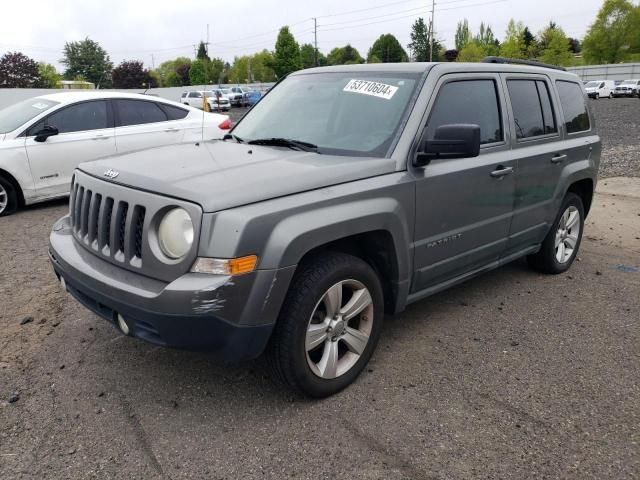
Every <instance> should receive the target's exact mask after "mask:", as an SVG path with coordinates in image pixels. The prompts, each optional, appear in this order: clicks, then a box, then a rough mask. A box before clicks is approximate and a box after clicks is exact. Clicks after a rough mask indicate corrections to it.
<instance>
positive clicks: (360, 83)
mask: <svg viewBox="0 0 640 480" xmlns="http://www.w3.org/2000/svg"><path fill="white" fill-rule="evenodd" d="M343 91H345V92H351V93H361V94H363V95H371V96H373V97H378V98H384V99H386V100H391V98H393V96H394V95H395V94H396V92H397V91H398V87H394V86H393V85H387V84H386V83H379V82H372V81H370V80H355V79H353V80H349V83H347V85H346V86H345V87H344V88H343Z"/></svg>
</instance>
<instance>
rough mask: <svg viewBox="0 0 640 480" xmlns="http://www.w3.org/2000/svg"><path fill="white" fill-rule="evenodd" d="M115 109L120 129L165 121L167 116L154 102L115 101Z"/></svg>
mask: <svg viewBox="0 0 640 480" xmlns="http://www.w3.org/2000/svg"><path fill="white" fill-rule="evenodd" d="M116 108H117V109H118V115H119V117H120V122H119V126H122V127H126V126H127V125H143V124H145V123H156V122H166V121H167V114H166V113H164V111H163V110H162V109H161V108H160V107H159V106H158V104H157V103H156V102H147V101H144V100H116Z"/></svg>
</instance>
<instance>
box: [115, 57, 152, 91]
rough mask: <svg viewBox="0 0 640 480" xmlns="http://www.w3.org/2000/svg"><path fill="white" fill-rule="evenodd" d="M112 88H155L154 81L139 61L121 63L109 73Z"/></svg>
mask: <svg viewBox="0 0 640 480" xmlns="http://www.w3.org/2000/svg"><path fill="white" fill-rule="evenodd" d="M111 79H112V81H113V87H114V88H155V87H157V82H156V80H155V79H154V78H153V77H152V76H151V74H150V73H149V70H146V69H145V68H144V65H143V63H142V62H141V61H139V60H130V61H127V60H125V61H123V62H122V63H120V65H118V66H117V67H116V68H114V69H113V72H111Z"/></svg>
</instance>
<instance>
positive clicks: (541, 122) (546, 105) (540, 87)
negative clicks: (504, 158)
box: [507, 80, 557, 139]
mask: <svg viewBox="0 0 640 480" xmlns="http://www.w3.org/2000/svg"><path fill="white" fill-rule="evenodd" d="M507 88H508V89H509V97H510V98H511V107H512V108H513V117H514V122H515V124H516V137H517V138H518V139H524V138H531V137H537V136H540V135H547V134H551V133H556V132H557V128H556V122H555V117H554V115H553V108H552V106H551V99H550V98H549V90H548V89H547V85H546V83H545V82H543V81H541V80H509V81H507Z"/></svg>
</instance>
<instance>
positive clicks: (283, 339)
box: [266, 252, 384, 398]
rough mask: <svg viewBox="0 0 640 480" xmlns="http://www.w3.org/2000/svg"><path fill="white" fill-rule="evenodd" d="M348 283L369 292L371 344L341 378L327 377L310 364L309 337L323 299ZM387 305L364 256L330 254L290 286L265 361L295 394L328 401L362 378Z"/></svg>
mask: <svg viewBox="0 0 640 480" xmlns="http://www.w3.org/2000/svg"><path fill="white" fill-rule="evenodd" d="M343 280H355V281H357V282H360V283H361V284H363V285H364V286H365V287H366V288H367V289H368V290H369V293H370V295H371V300H372V306H373V310H372V311H373V321H372V324H371V332H370V335H369V340H368V343H367V344H366V347H365V348H364V350H363V353H362V354H361V355H360V357H359V359H358V360H357V361H356V362H355V363H354V364H353V366H352V367H351V368H350V369H349V370H347V371H346V372H345V373H343V374H342V375H340V376H338V377H336V378H332V379H325V378H321V377H320V376H318V375H316V374H315V373H314V372H313V371H312V369H311V367H310V366H309V363H308V361H307V351H306V348H305V338H306V334H307V328H308V325H309V322H310V319H311V316H312V314H313V313H314V311H315V310H316V306H317V305H318V304H319V302H320V300H321V299H322V297H323V295H324V294H325V292H327V290H329V288H331V287H332V286H333V285H335V284H336V283H337V282H341V281H343ZM383 305H384V301H383V294H382V286H381V284H380V279H379V277H378V275H377V274H376V272H375V271H374V270H373V269H372V268H371V266H370V265H369V264H367V263H366V262H365V261H363V260H361V259H360V258H357V257H354V256H351V255H347V254H344V253H337V252H333V253H332V252H329V253H326V254H324V255H321V256H318V257H316V258H315V259H312V260H310V261H309V262H307V263H306V264H303V265H301V266H300V267H299V269H298V271H297V272H296V274H295V276H294V278H293V280H292V282H291V287H290V288H289V292H288V293H287V297H286V299H285V302H284V305H283V307H282V310H281V312H280V316H279V318H278V322H277V323H276V326H275V329H274V332H273V335H272V337H271V340H270V342H269V346H268V347H267V351H266V358H267V363H268V366H269V368H270V370H271V373H272V375H273V376H274V377H275V379H276V380H279V381H280V382H282V383H284V384H285V385H287V386H288V387H290V388H292V389H293V390H295V391H297V392H299V393H302V394H304V395H307V396H310V397H315V398H323V397H328V396H330V395H333V394H334V393H337V392H339V391H340V390H342V389H343V388H345V387H347V386H348V385H349V384H351V383H352V382H353V381H354V380H355V379H356V378H357V377H358V375H359V374H360V372H361V371H362V369H363V368H364V367H365V365H366V364H367V362H368V361H369V359H370V358H371V355H372V354H373V351H374V350H375V347H376V344H377V342H378V339H379V337H380V331H381V329H382V323H383V315H384V307H383ZM336 348H337V347H336Z"/></svg>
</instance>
